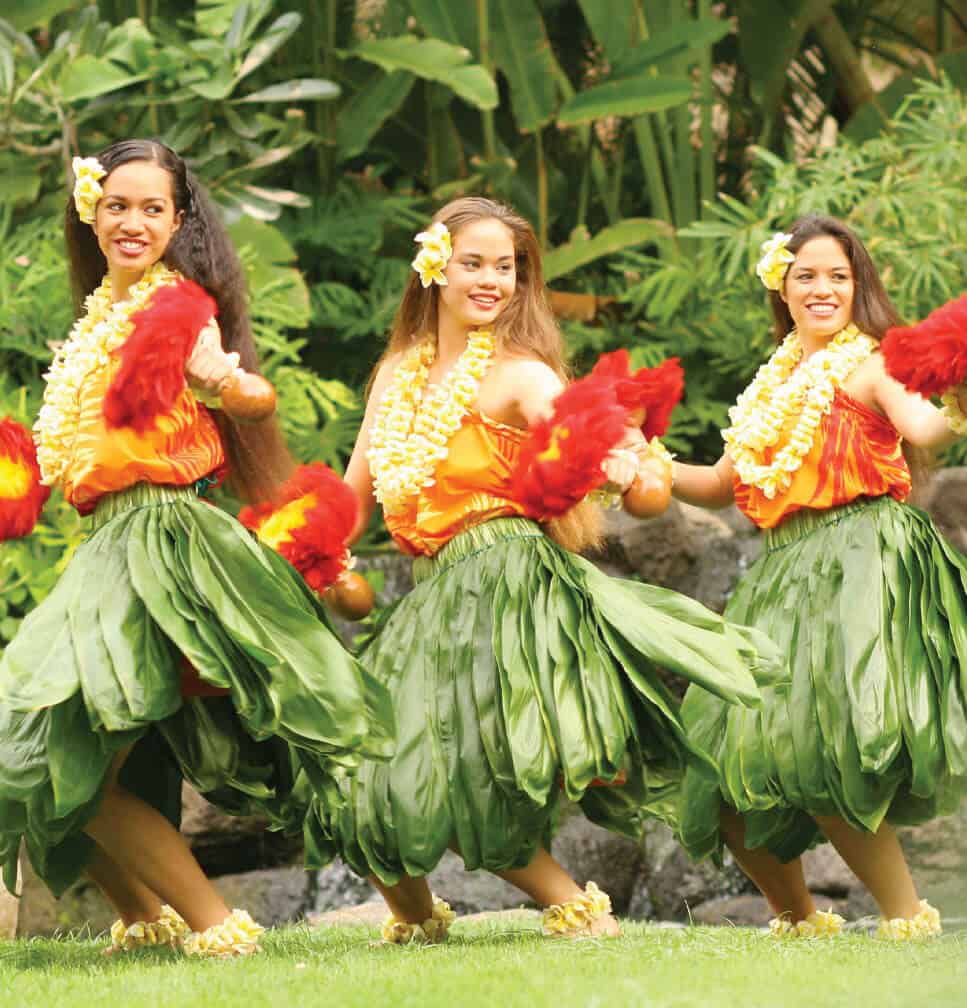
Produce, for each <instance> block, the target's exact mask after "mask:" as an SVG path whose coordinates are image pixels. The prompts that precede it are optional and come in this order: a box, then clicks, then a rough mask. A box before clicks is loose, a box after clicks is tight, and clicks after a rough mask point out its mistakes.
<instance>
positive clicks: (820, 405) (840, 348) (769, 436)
mask: <svg viewBox="0 0 967 1008" xmlns="http://www.w3.org/2000/svg"><path fill="white" fill-rule="evenodd" d="M875 349H876V342H875V341H874V340H873V339H871V338H870V337H869V336H867V335H866V334H865V333H861V332H860V331H859V329H857V328H856V326H855V325H853V324H852V323H850V324H849V325H848V326H847V327H846V328H845V329H843V330H842V331H841V332H840V333H838V334H837V335H836V336H835V337H834V338H833V339H832V340H831V341H830V342H829V344H828V345H827V346H825V347H824V348H823V349H822V350H819V351H817V352H816V353H814V354H813V355H812V356H811V357H810V358H809V360H807V361H803V362H802V363H800V362H801V361H802V344H801V343H800V341H799V336H798V334H797V333H796V331H795V330H793V331H792V332H791V333H789V335H788V336H787V337H786V338H785V340H783V342H782V345H781V346H780V347H779V349H778V350H776V352H775V353H774V354H773V355H772V356H771V357H770V358H769V360H768V361H767V362H766V363H765V364H763V365H762V367H760V368H759V370H758V372H757V373H756V376H755V379H754V380H753V382H752V384H751V385H750V386H749V387H748V388H747V389H746V390H745V391H744V392H743V393H742V394H741V395H740V396H739V398H738V401H737V402H736V404H735V405H734V406H733V407H732V408H731V409H730V410H729V419H730V420H731V421H732V426H731V427H729V428H728V429H727V430H724V431H722V437H723V438H724V439H725V444H726V447H727V449H728V452H729V455H730V456H731V457H732V461H733V463H734V465H735V470H736V472H737V473H738V475H739V478H740V479H741V480H742V482H743V483H744V484H746V486H754V487H758V488H759V489H760V490H762V492H763V493H764V494H765V495H766V497H769V498H773V497H775V496H776V494H777V493H779V492H781V491H783V490H786V489H787V488H788V487H789V485H790V484H791V483H792V477H793V474H794V473H796V472H797V471H798V470H799V468H800V466H802V463H803V459H805V457H806V456H807V455H808V454H809V451H810V449H811V448H812V446H813V442H814V441H815V439H816V432H817V430H818V429H819V425H820V423H821V422H822V418H823V416H824V415H825V414H827V413H828V412H829V411H830V408H831V407H832V402H833V397H834V396H835V394H836V390H837V389H838V388H839V387H840V386H842V384H843V382H845V381H846V379H847V378H848V377H849V376H850V375H851V374H852V373H853V372H854V371H855V370H856V368H857V367H858V366H859V365H860V364H862V363H863V361H865V360H866V359H867V357H869V356H870V354H872V353H873V351H874V350H875ZM793 417H798V420H797V421H796V424H795V426H794V427H793V428H792V431H791V432H790V434H789V439H788V441H787V443H786V444H785V445H784V446H783V447H782V448H781V449H780V450H779V451H778V452H776V455H775V457H774V458H773V460H772V462H771V464H769V465H764V464H763V463H762V461H761V459H762V453H763V452H764V450H765V449H766V448H770V447H772V446H773V445H775V444H776V443H777V442H778V441H779V438H780V437H781V436H782V434H783V431H784V430H785V429H786V428H787V426H788V424H789V422H790V421H791V420H792V419H793Z"/></svg>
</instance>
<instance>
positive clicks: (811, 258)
mask: <svg viewBox="0 0 967 1008" xmlns="http://www.w3.org/2000/svg"><path fill="white" fill-rule="evenodd" d="M854 291H855V282H854V279H853V269H852V267H851V266H850V261H849V259H848V258H847V255H846V252H845V250H844V249H843V246H842V245H841V244H840V243H839V242H838V241H837V240H836V239H835V238H832V237H830V236H828V235H822V236H820V237H818V238H812V239H810V240H809V241H807V242H806V243H805V245H803V246H802V247H801V248H800V249H799V251H798V252H797V253H796V259H795V261H794V262H793V263H792V264H791V265H790V266H789V270H788V272H787V273H786V279H785V284H784V286H783V290H782V299H783V301H785V302H786V306H787V307H788V309H789V314H790V315H791V316H792V321H793V324H794V325H795V327H796V329H797V330H798V331H799V334H800V335H801V336H807V337H809V336H811V337H814V338H819V339H826V338H829V337H832V336H835V335H836V334H837V333H838V332H840V331H841V330H842V329H844V328H846V326H847V325H849V323H850V322H851V321H852V318H853V294H854Z"/></svg>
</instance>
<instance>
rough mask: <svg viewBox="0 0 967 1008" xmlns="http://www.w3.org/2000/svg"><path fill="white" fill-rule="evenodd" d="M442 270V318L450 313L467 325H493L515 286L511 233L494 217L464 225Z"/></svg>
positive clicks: (456, 320)
mask: <svg viewBox="0 0 967 1008" xmlns="http://www.w3.org/2000/svg"><path fill="white" fill-rule="evenodd" d="M444 273H445V275H446V278H447V286H446V287H440V288H439V291H440V302H439V305H440V316H441V321H442V320H443V319H445V318H446V317H447V316H449V317H450V319H452V320H453V321H455V322H457V323H458V324H459V325H460V326H462V327H466V328H468V329H473V328H482V327H486V326H489V325H492V324H493V323H494V321H495V320H496V318H497V316H498V315H500V313H501V312H502V311H503V310H504V309H505V308H506V307H507V304H508V302H509V301H510V299H511V297H512V296H513V294H514V290H515V289H516V286H517V269H516V250H515V249H514V237H513V235H512V234H511V232H510V230H509V229H508V228H507V227H506V226H505V225H504V224H502V223H501V222H500V221H499V220H496V219H495V218H493V217H487V218H484V219H483V220H477V221H474V222H473V223H471V224H467V225H465V226H464V227H462V228H460V230H459V231H458V232H457V233H456V234H455V235H454V237H453V255H452V257H451V258H450V262H449V263H448V264H447V268H446V270H445V271H444Z"/></svg>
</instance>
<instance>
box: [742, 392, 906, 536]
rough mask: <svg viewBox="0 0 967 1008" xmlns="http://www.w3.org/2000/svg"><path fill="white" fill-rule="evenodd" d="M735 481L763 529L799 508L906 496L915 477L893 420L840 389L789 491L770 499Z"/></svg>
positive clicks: (746, 509)
mask: <svg viewBox="0 0 967 1008" xmlns="http://www.w3.org/2000/svg"><path fill="white" fill-rule="evenodd" d="M780 447H781V443H780V445H776V446H774V447H773V448H771V449H769V450H767V451H766V452H765V455H764V459H763V461H764V462H765V463H767V464H768V463H769V462H771V461H772V458H773V455H774V454H775V452H776V451H777V450H778V449H779V448H780ZM734 485H735V503H736V504H737V505H738V507H739V509H740V510H741V511H742V512H743V513H744V514H745V515H746V516H747V517H749V518H751V519H752V521H754V522H755V523H756V525H758V526H759V528H774V527H775V526H776V525H778V524H779V523H780V522H781V521H782V520H783V519H784V518H786V517H787V516H788V515H791V514H792V513H793V512H795V511H798V510H800V509H801V508H814V509H816V510H825V509H827V508H833V507H838V506H839V505H840V504H848V503H849V502H850V501H853V500H856V498H857V497H882V496H884V495H885V494H889V495H890V496H891V497H894V498H895V499H896V500H905V499H906V497H907V495H908V494H909V493H910V485H911V481H910V469H909V467H908V466H907V462H906V459H905V458H904V457H903V451H902V449H901V447H900V435H899V434H898V433H897V431H896V428H895V427H894V426H893V424H891V423H890V421H889V420H887V419H886V417H884V416H881V415H880V414H879V413H877V412H875V411H874V410H871V409H870V408H869V407H867V406H864V405H863V403H861V402H858V401H857V400H856V399H853V398H851V397H850V396H848V395H847V394H846V393H845V392H843V391H842V389H840V390H838V391H837V392H836V396H835V398H834V399H833V402H832V407H831V409H830V411H829V413H827V414H826V416H825V417H823V421H822V423H821V424H820V427H819V431H818V433H817V435H816V440H815V441H814V442H813V446H812V449H811V450H810V452H809V454H808V455H807V456H806V458H805V459H804V460H803V464H802V467H801V468H800V469H799V470H798V472H796V474H795V475H794V476H793V478H792V483H791V484H790V486H789V489H788V490H786V491H785V493H782V494H778V495H777V496H775V497H774V498H772V500H770V499H769V498H768V497H766V495H765V494H764V493H763V492H762V491H761V490H760V489H759V488H758V487H752V486H746V485H745V484H744V483H742V482H741V481H740V480H739V478H738V477H736V478H735V484H734Z"/></svg>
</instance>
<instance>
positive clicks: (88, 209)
mask: <svg viewBox="0 0 967 1008" xmlns="http://www.w3.org/2000/svg"><path fill="white" fill-rule="evenodd" d="M71 168H72V169H73V171H74V206H75V207H76V208H77V216H78V217H80V219H81V220H82V221H83V222H84V223H85V224H93V223H94V211H95V210H96V209H97V201H98V200H99V199H100V198H101V197H102V196H103V195H104V190H103V189H102V188H101V182H100V180H101V179H102V178H104V176H105V175H106V174H107V172H106V171H105V170H104V168H103V166H102V165H101V162H100V161H98V159H97V158H93V157H88V158H80V157H76V158H74V160H73V161H72V162H71Z"/></svg>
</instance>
